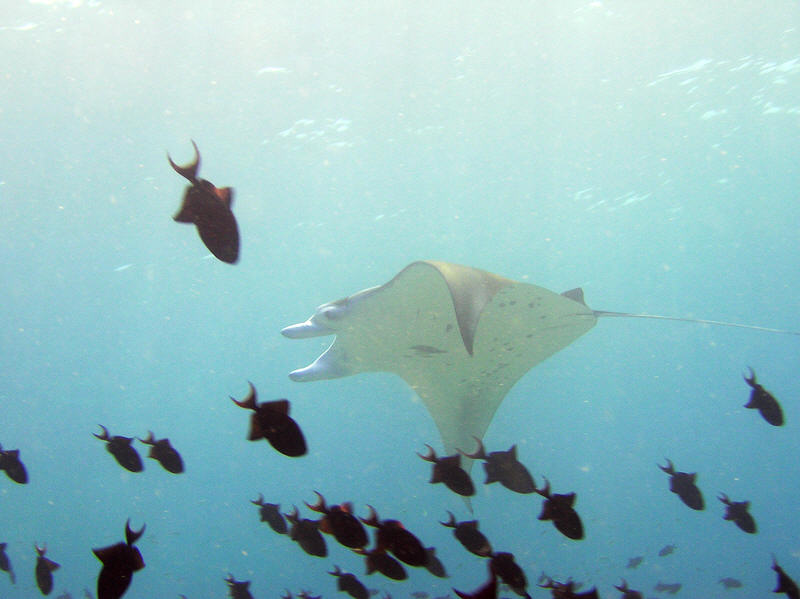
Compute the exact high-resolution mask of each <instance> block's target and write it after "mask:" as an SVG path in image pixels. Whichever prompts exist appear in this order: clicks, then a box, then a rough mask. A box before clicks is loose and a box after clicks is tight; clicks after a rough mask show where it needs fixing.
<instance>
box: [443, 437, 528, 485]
mask: <svg viewBox="0 0 800 599" xmlns="http://www.w3.org/2000/svg"><path fill="white" fill-rule="evenodd" d="M474 439H475V441H477V443H478V449H477V450H476V451H475V452H474V453H465V452H463V451H461V450H459V451H460V452H461V454H462V455H464V456H466V457H468V458H472V459H473V460H484V462H483V469H484V471H485V472H486V480H485V481H484V484H487V485H489V484H491V483H495V482H499V483H500V484H501V485H503V486H504V487H505V488H506V489H510V490H511V491H514V492H515V493H526V494H527V493H533V492H535V491H536V485H535V484H534V482H533V477H532V476H531V474H530V472H528V469H527V468H525V466H523V465H522V464H521V463H520V462H519V461H518V460H517V446H516V445H512V446H511V449H509V450H508V451H493V452H491V453H489V454H488V455H487V454H486V451H485V449H484V447H483V442H481V440H480V439H479V438H478V437H474Z"/></svg>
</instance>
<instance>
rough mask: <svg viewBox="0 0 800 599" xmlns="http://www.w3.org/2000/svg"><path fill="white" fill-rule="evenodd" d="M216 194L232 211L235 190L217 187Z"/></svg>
mask: <svg viewBox="0 0 800 599" xmlns="http://www.w3.org/2000/svg"><path fill="white" fill-rule="evenodd" d="M214 194H215V195H216V196H217V197H218V198H219V199H220V200H221V201H222V203H223V204H225V205H226V206H227V207H228V210H230V208H231V206H232V205H233V188H232V187H215V188H214Z"/></svg>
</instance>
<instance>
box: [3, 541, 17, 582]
mask: <svg viewBox="0 0 800 599" xmlns="http://www.w3.org/2000/svg"><path fill="white" fill-rule="evenodd" d="M7 546H8V543H0V570H2V571H3V572H8V575H9V577H10V578H11V584H17V578H16V576H14V568H13V566H12V565H11V560H10V559H8V554H7V553H6V547H7Z"/></svg>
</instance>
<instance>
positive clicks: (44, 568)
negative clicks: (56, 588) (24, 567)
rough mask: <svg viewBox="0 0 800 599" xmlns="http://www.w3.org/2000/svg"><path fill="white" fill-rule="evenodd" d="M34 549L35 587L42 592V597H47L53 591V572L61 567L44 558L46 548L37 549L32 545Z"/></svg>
mask: <svg viewBox="0 0 800 599" xmlns="http://www.w3.org/2000/svg"><path fill="white" fill-rule="evenodd" d="M34 548H35V549H36V555H37V557H36V586H38V587H39V590H40V591H41V592H42V595H49V594H50V592H51V591H52V590H53V572H55V571H56V570H58V569H59V568H60V567H61V566H60V565H59V564H57V563H55V562H54V561H53V560H51V559H48V558H46V557H45V556H44V554H45V553H47V546H46V545H45V546H44V547H42V548H39V546H38V545H34Z"/></svg>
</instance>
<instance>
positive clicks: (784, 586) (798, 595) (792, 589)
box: [772, 556, 800, 599]
mask: <svg viewBox="0 0 800 599" xmlns="http://www.w3.org/2000/svg"><path fill="white" fill-rule="evenodd" d="M772 569H773V570H775V573H776V574H777V575H778V582H777V583H776V586H775V590H774V591H772V592H773V593H784V594H785V595H786V596H787V597H788V598H789V599H800V590H799V589H798V588H797V583H796V582H795V581H794V580H792V579H791V578H789V575H788V574H786V572H784V571H783V568H781V567H780V566H779V565H778V562H777V561H776V560H775V556H773V557H772Z"/></svg>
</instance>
